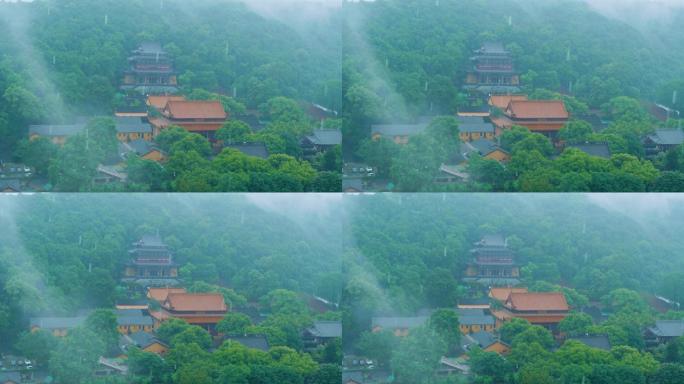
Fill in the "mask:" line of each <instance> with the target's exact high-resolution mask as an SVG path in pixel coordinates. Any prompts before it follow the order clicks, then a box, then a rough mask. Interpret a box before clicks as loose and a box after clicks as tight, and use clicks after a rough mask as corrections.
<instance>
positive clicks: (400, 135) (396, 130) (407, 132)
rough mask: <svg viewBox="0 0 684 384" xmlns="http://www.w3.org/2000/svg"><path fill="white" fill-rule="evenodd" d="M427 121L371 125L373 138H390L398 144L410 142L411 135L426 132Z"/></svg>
mask: <svg viewBox="0 0 684 384" xmlns="http://www.w3.org/2000/svg"><path fill="white" fill-rule="evenodd" d="M427 127H428V124H427V123H422V124H378V125H373V126H371V138H372V139H373V140H380V139H381V138H383V139H388V140H391V141H393V142H395V143H396V144H400V145H404V144H408V142H409V138H410V137H411V136H415V135H418V134H420V133H423V132H425V129H426V128H427Z"/></svg>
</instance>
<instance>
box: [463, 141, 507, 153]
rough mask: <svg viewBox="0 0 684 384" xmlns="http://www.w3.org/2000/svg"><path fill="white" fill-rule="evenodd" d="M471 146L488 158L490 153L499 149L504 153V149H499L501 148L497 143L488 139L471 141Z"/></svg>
mask: <svg viewBox="0 0 684 384" xmlns="http://www.w3.org/2000/svg"><path fill="white" fill-rule="evenodd" d="M470 145H472V146H473V147H474V148H475V149H476V150H477V151H478V152H479V153H480V155H481V156H487V155H489V154H490V153H492V152H494V151H496V150H497V149H500V150H502V151H503V149H501V148H499V146H498V145H497V144H496V143H495V142H493V141H491V140H486V139H479V140H475V141H471V142H470ZM504 152H505V151H504Z"/></svg>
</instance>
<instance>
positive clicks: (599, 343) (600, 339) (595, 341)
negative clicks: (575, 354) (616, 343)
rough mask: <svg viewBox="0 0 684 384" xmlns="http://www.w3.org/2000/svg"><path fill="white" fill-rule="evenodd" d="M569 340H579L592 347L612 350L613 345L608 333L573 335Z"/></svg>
mask: <svg viewBox="0 0 684 384" xmlns="http://www.w3.org/2000/svg"><path fill="white" fill-rule="evenodd" d="M569 340H577V341H579V342H580V343H582V344H584V345H587V346H589V347H592V348H598V349H603V350H605V351H610V348H611V345H610V340H609V339H608V336H606V335H594V336H588V335H587V336H578V337H571V338H569Z"/></svg>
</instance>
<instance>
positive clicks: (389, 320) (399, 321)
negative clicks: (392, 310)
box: [372, 316, 428, 329]
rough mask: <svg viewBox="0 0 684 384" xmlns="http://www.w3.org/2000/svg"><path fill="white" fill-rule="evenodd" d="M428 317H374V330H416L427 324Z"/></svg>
mask: <svg viewBox="0 0 684 384" xmlns="http://www.w3.org/2000/svg"><path fill="white" fill-rule="evenodd" d="M427 320H428V316H413V317H374V318H373V319H372V324H373V328H375V327H381V328H383V329H397V328H416V327H420V326H421V325H423V324H425V322H427Z"/></svg>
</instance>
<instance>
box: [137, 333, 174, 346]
mask: <svg viewBox="0 0 684 384" xmlns="http://www.w3.org/2000/svg"><path fill="white" fill-rule="evenodd" d="M128 337H129V338H130V339H131V340H133V342H134V343H135V345H136V346H138V347H140V348H142V349H145V348H147V347H149V346H150V345H152V344H154V343H159V344H162V345H166V344H165V343H164V342H163V341H161V340H159V339H157V338H156V337H155V336H154V335H153V334H151V333H148V332H135V333H131V334H130V335H128Z"/></svg>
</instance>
